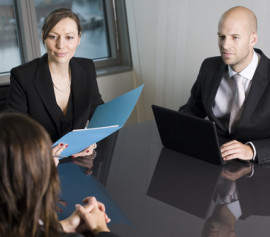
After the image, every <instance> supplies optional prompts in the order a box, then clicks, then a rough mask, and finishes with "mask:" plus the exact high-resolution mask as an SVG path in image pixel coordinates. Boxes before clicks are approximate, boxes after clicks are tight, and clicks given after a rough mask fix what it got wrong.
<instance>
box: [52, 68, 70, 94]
mask: <svg viewBox="0 0 270 237" xmlns="http://www.w3.org/2000/svg"><path fill="white" fill-rule="evenodd" d="M68 74H69V82H68V84H67V87H66V88H65V89H60V88H59V87H58V86H56V85H55V83H54V81H53V80H52V83H53V86H54V88H55V89H56V90H58V91H60V92H62V93H64V92H66V90H67V89H69V87H70V86H71V68H70V67H69V68H68Z"/></svg>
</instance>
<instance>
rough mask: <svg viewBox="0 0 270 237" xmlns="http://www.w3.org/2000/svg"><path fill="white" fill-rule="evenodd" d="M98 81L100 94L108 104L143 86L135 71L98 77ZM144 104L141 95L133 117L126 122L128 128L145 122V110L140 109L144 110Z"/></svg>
mask: <svg viewBox="0 0 270 237" xmlns="http://www.w3.org/2000/svg"><path fill="white" fill-rule="evenodd" d="M97 81H98V87H99V90H100V94H101V95H102V99H103V100H104V101H105V102H108V101H110V100H112V99H114V98H116V97H118V96H120V95H122V94H124V93H126V92H128V91H130V90H132V89H134V88H136V87H138V86H139V85H140V84H141V83H139V84H138V82H137V80H136V78H135V74H134V72H133V71H130V72H124V73H119V74H112V75H109V76H103V77H98V78H97ZM142 103H143V95H141V97H140V99H139V101H138V103H137V106H136V107H135V109H134V110H133V112H132V114H131V116H130V117H129V119H128V121H127V122H126V124H125V125H126V126H127V125H131V124H134V123H137V122H141V121H143V120H144V117H145V116H143V115H142V110H143V109H139V108H143V106H142Z"/></svg>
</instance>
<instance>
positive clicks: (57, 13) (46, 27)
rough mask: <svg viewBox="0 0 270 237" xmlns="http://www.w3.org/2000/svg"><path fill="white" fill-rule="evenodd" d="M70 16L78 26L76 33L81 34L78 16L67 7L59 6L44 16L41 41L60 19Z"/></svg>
mask: <svg viewBox="0 0 270 237" xmlns="http://www.w3.org/2000/svg"><path fill="white" fill-rule="evenodd" d="M64 18H71V19H72V20H74V21H75V23H76V25H77V28H78V35H81V32H82V27H81V23H80V19H79V17H78V16H77V15H76V14H75V13H74V12H73V11H71V10H70V9H68V8H59V9H56V10H54V11H52V12H50V13H49V15H48V16H47V17H46V18H45V20H44V22H43V26H42V42H43V44H44V41H45V40H46V39H47V37H48V34H49V33H50V31H51V30H52V28H53V27H54V26H55V25H56V24H57V23H58V22H59V21H61V20H62V19H64Z"/></svg>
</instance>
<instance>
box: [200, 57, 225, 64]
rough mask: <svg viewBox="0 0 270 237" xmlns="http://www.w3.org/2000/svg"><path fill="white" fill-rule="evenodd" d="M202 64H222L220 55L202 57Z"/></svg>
mask: <svg viewBox="0 0 270 237" xmlns="http://www.w3.org/2000/svg"><path fill="white" fill-rule="evenodd" d="M203 64H204V65H221V64H224V62H223V60H222V57H221V56H215V57H209V58H206V59H204V61H203Z"/></svg>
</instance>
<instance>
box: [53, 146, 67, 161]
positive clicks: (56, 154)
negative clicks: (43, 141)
mask: <svg viewBox="0 0 270 237" xmlns="http://www.w3.org/2000/svg"><path fill="white" fill-rule="evenodd" d="M67 147H68V144H63V143H59V144H57V145H56V146H55V147H53V148H52V155H53V158H54V163H55V166H57V165H58V164H59V156H60V154H61V152H62V151H63V150H65V149H66V148H67Z"/></svg>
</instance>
